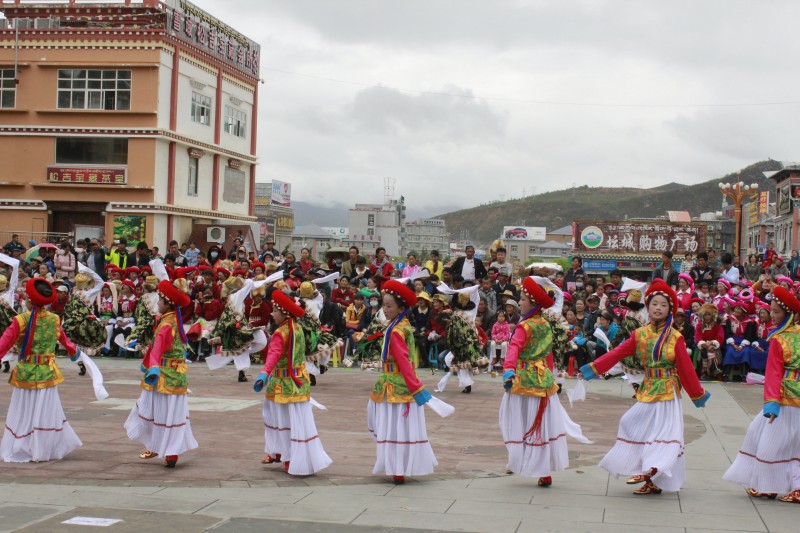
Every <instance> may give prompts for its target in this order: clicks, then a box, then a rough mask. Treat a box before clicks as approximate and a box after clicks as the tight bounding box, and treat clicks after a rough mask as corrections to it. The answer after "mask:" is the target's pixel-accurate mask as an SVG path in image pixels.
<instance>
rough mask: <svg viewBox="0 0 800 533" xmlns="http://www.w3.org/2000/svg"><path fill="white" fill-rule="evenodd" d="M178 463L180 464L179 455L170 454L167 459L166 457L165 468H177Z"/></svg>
mask: <svg viewBox="0 0 800 533" xmlns="http://www.w3.org/2000/svg"><path fill="white" fill-rule="evenodd" d="M176 464H178V456H177V455H168V456H167V457H166V459H164V468H175V465H176Z"/></svg>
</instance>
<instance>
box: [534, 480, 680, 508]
mask: <svg viewBox="0 0 800 533" xmlns="http://www.w3.org/2000/svg"><path fill="white" fill-rule="evenodd" d="M554 486H555V485H554ZM632 498H636V501H631V499H632ZM531 503H532V504H534V505H566V506H577V507H583V508H587V509H589V508H591V509H630V508H631V506H633V505H635V506H636V509H637V512H650V511H662V512H668V513H679V512H681V505H680V502H679V501H678V500H677V499H663V498H642V497H640V496H635V495H634V494H630V498H628V497H613V496H588V495H585V494H580V495H574V494H571V493H569V492H564V491H558V492H556V491H546V490H543V491H541V492H537V493H536V494H535V495H534V496H533V500H532V501H531Z"/></svg>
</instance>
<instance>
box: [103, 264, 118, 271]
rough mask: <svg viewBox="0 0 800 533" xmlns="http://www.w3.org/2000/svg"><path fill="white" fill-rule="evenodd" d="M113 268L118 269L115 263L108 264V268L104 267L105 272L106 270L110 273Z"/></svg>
mask: <svg viewBox="0 0 800 533" xmlns="http://www.w3.org/2000/svg"><path fill="white" fill-rule="evenodd" d="M112 268H117V265H115V264H114V263H108V264H106V266H104V267H103V270H105V271H106V272H108V271H109V270H111V269H112Z"/></svg>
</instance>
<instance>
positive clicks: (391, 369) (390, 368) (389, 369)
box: [383, 361, 400, 374]
mask: <svg viewBox="0 0 800 533" xmlns="http://www.w3.org/2000/svg"><path fill="white" fill-rule="evenodd" d="M383 371H384V372H386V373H387V374H399V373H400V370H398V368H397V363H390V362H388V361H386V362H385V363H383Z"/></svg>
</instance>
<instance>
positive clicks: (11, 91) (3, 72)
mask: <svg viewBox="0 0 800 533" xmlns="http://www.w3.org/2000/svg"><path fill="white" fill-rule="evenodd" d="M16 99H17V81H16V76H14V69H13V68H4V69H0V107H5V108H10V107H14V106H15V104H16Z"/></svg>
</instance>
